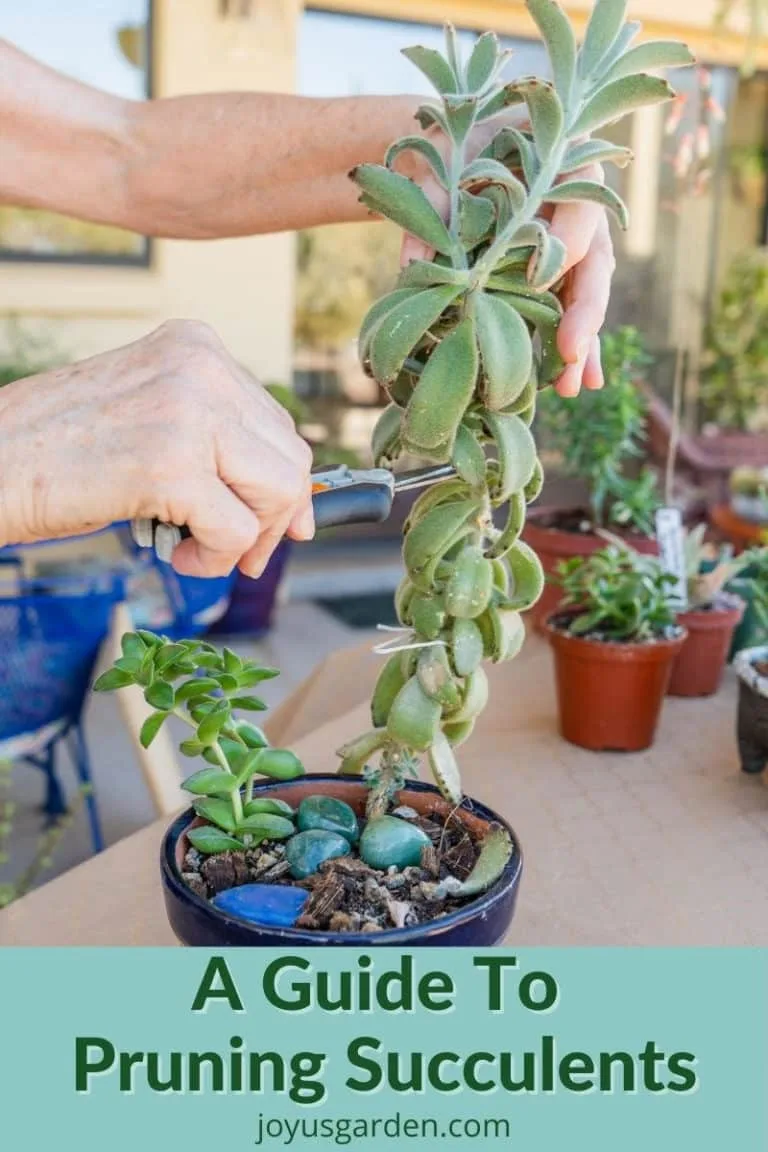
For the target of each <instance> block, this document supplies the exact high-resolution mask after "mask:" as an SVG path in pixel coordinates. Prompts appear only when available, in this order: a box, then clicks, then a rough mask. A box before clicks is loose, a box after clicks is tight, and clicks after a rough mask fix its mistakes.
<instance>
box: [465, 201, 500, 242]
mask: <svg viewBox="0 0 768 1152" xmlns="http://www.w3.org/2000/svg"><path fill="white" fill-rule="evenodd" d="M495 223H496V211H495V209H494V206H493V204H492V203H491V201H490V200H489V199H488V198H487V197H485V196H473V195H472V193H471V192H464V191H462V192H461V193H460V194H459V232H460V233H461V242H462V244H463V245H464V247H465V248H466V250H467V252H471V251H472V249H473V248H476V247H477V245H478V244H480V243H481V242H482V241H483V240H486V239H487V238H488V237H489V236H490V234H491V232H492V231H493V227H494V224H495Z"/></svg>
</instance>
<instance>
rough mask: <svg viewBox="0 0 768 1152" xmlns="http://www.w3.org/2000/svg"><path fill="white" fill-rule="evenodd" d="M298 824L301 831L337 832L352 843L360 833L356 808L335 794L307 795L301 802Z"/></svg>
mask: <svg viewBox="0 0 768 1152" xmlns="http://www.w3.org/2000/svg"><path fill="white" fill-rule="evenodd" d="M297 824H298V829H299V832H311V831H315V830H317V831H320V832H335V833H336V834H337V835H338V836H343V837H344V839H345V840H349V842H350V844H354V843H355V841H356V840H357V838H358V836H359V835H360V829H359V827H358V824H357V816H356V815H355V811H354V809H353V808H350V806H349V804H345V803H344V801H343V800H337V799H336V798H335V797H334V796H307V798H306V799H305V800H302V802H301V804H299V814H298V820H297Z"/></svg>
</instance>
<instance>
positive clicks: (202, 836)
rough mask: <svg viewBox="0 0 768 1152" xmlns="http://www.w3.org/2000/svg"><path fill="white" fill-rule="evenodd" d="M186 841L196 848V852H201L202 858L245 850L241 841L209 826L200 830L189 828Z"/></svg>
mask: <svg viewBox="0 0 768 1152" xmlns="http://www.w3.org/2000/svg"><path fill="white" fill-rule="evenodd" d="M187 840H189V842H190V844H191V845H192V847H193V848H197V850H198V852H202V853H203V855H204V856H216V855H218V853H220V852H242V851H243V849H244V848H245V845H244V844H243V842H242V840H236V839H235V838H234V836H227V835H226V833H225V832H221V831H220V830H219V829H218V828H213V827H212V826H211V825H210V824H206V825H203V826H202V827H200V828H190V829H189V831H188V832H187Z"/></svg>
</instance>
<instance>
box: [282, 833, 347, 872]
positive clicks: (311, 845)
mask: <svg viewBox="0 0 768 1152" xmlns="http://www.w3.org/2000/svg"><path fill="white" fill-rule="evenodd" d="M349 850H350V846H349V841H348V840H347V839H345V837H344V836H339V835H338V833H336V832H323V831H321V830H320V829H319V828H313V829H309V830H308V831H306V832H298V833H297V834H296V835H295V836H292V837H291V839H290V840H289V841H288V842H287V844H286V847H285V858H286V860H287V862H288V863H289V865H290V868H291V875H292V876H293V877H295V879H296V880H303V879H305V877H307V876H311V875H312V874H313V873H315V872H317V870H318V868H319V867H320V865H321V864H323V863H324V862H325V861H326V860H334V859H336V857H337V856H346V855H347V854H348V853H349Z"/></svg>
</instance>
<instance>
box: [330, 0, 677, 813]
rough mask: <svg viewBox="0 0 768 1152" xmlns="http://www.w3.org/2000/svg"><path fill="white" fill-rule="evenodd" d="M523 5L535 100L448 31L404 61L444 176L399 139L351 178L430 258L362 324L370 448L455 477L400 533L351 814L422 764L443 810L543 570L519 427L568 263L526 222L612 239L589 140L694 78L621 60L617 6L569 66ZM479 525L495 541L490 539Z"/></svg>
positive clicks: (548, 349)
mask: <svg viewBox="0 0 768 1152" xmlns="http://www.w3.org/2000/svg"><path fill="white" fill-rule="evenodd" d="M526 3H527V5H528V8H529V10H530V12H531V15H532V16H533V18H534V20H535V21H536V23H537V24H538V27H539V29H540V31H541V33H542V36H543V38H544V39H545V41H546V44H547V48H548V51H549V55H550V59H551V62H552V72H553V77H554V82H553V83H552V84H549V83H547V82H545V81H543V80H539V79H536V78H526V79H523V80H520V81H517V82H515V83H512V84H505V83H504V82H503V81H502V80H501V79H500V78H499V77H500V75H501V72H502V68H503V66H504V63H505V54H504V53H502V52H501V50H500V46H499V44H498V41H497V39H496V37H495V36H493V35H492V34H488V33H487V34H486V35H485V36H482V37H480V38H479V40H478V41H477V42H476V44H475V46H474V48H473V50H472V53H471V55H470V57H469V59H468V61H467V62H466V64H462V62H461V61H460V60H459V59H458V54H457V45H456V38H455V35H454V34H453V31H452V30H451V29H448V32H447V53H446V55H445V56H441V55H440V54H439V53H437V52H435V51H434V50H432V49H427V48H413V49H408V50H407V51H406V53H405V54H406V55H407V56H408V57H409V59H410V60H411V61H412V62H413V63H414V64H415V65H416V66H417V67H418V68H420V69H421V71H422V72H423V73H424V74H425V75H426V76H427V77H428V78H429V80H430V81H431V82H432V84H433V86H434V87H435V88H436V89H437V92H438V95H439V96H440V97H441V102H440V103H438V104H429V105H425V106H424V107H423V108H422V109H420V110H419V113H418V119H419V121H420V123H421V124H422V127H424V128H427V127H430V126H437V127H438V128H439V129H441V130H442V132H443V133H444V135H445V136H446V137H447V144H448V148H447V153H448V156H447V160H446V159H445V158H444V157H443V155H442V154H441V153H440V152H439V151H438V150H437V149H436V148H435V146H434V144H433V143H432V142H431V141H428V140H426V139H424V138H418V137H408V138H407V139H405V140H402V141H398V142H396V143H395V144H394V145H393V146H392V148H391V149H390V151H389V153H388V155H387V158H386V164H385V165H384V166H383V167H382V166H378V165H371V164H365V165H361V166H360V167H359V168H357V169H355V171H354V172H353V173H352V177H353V179H354V180H355V181H356V182H357V184H358V185H359V187H360V188H361V190H362V196H361V200H362V202H363V203H364V204H366V205H367V206H368V207H369V208H370V209H371V210H372V211H373V212H375V213H376V214H378V215H381V216H385V217H388V218H389V219H390V220H393V221H394V222H395V223H397V224H399V225H400V226H401V227H403V228H404V229H405V230H406V231H407V232H409V233H410V234H412V235H415V236H417V237H419V238H420V239H422V240H423V241H424V242H425V244H426V245H427V247H429V248H431V249H433V250H435V251H436V252H437V256H436V258H435V260H433V261H417V262H414V263H413V264H412V265H411V266H410V267H408V268H406V269H405V270H404V271H403V272H402V273H401V276H400V280H399V282H398V286H397V289H396V291H395V292H393V293H390V294H389V295H387V296H385V297H384V298H383V299H382V300H379V301H377V302H376V303H375V304H374V305H373V307H372V308H371V310H370V311H369V313H368V315H367V316H366V318H365V320H364V321H363V325H362V330H361V334H360V356H361V360H362V363H363V366H364V368H365V370H366V371H367V372H368V373H369V374H370V375H371V376H372V377H373V378H374V379H375V380H376V381H377V383H378V384H379V385H380V386H381V387H383V388H384V389H385V390H386V391H387V392H388V393H389V396H390V398H391V401H392V403H391V404H390V405H389V407H388V408H387V409H386V410H385V411H384V413H383V415H382V417H381V419H380V420H379V423H378V425H377V427H376V430H375V432H374V437H373V452H374V457H375V459H376V462H377V464H379V465H387V466H388V465H391V464H393V463H394V462H395V461H396V460H397V459H398V457H399V456H400V455H401V454H402V453H404V452H407V453H409V454H410V455H415V456H418V457H421V458H423V459H425V460H428V461H433V462H435V463H444V462H451V463H452V464H453V467H454V469H455V472H456V476H455V477H454V478H452V479H448V480H445V481H443V482H442V483H441V484H439V485H437V486H436V487H435V488H434V489H431V490H430V491H428V492H426V493H424V494H422V496H421V497H420V498H419V499H418V500H417V501H416V503H415V504H414V506H413V509H412V511H411V513H410V515H409V517H408V521H407V523H406V526H405V539H404V547H403V559H404V565H405V569H406V575H405V577H404V579H403V581H402V583H401V585H400V587H399V589H398V592H397V596H396V607H397V612H398V618H399V620H400V622H401V624H402V625H403V627H404V628H405V629H407V630H409V632H410V636H409V638H408V639H409V643H408V644H407V645H405V647H404V649H403V651H401V652H397V653H394V654H393V655H391V656H390V658H389V660H388V661H387V663H386V665H385V666H384V667H383V669H382V671H381V674H380V676H379V679H378V682H377V685H376V689H375V691H374V695H373V699H372V703H371V712H372V720H373V725H374V727H373V730H372V731H371V732H368V733H366V734H365V735H364V736H361V737H360V738H359V739H358V740H356V741H353V742H352V743H351V744H349V745H347V746H346V747H345V748H344V749H342V750H341V753H340V755H341V757H342V769H341V770H342V771H343V772H358V771H361V770H364V769H365V768H366V766H367V770H368V774H369V779H370V782H371V785H372V790H371V800H370V805H369V815H375V814H378V813H379V812H380V811H381V810H382V805H383V804H384V802H385V801H386V798H387V797H391V795H392V794H393V792H394V791H395V790H396V787H397V784H398V781H399V780H400V779H401V776H402V768H403V765H408V766H409V767H410V766H411V765H413V764H415V763H417V762H418V759H419V757H420V756H422V755H426V756H427V757H428V759H429V763H430V767H431V769H432V772H433V775H434V776H435V779H436V781H437V783H438V784H439V786H440V788H441V790H442V792H443V794H444V795H445V796H446V797H447V798H449V799H450V800H451V801H452V802H454V803H458V802H459V801H460V800H461V797H462V788H461V781H460V777H459V770H458V765H457V762H456V759H455V755H454V748H455V747H456V746H458V745H459V744H461V743H462V742H463V741H464V740H466V739H467V737H468V736H469V735H470V733H471V731H472V728H473V726H474V723H475V720H476V718H477V717H478V715H479V714H480V712H481V711H482V710H483V708H484V706H485V703H486V701H487V696H488V685H487V679H486V675H485V672H484V670H483V668H482V666H481V665H482V663H483V661H487V660H490V661H491V662H493V663H499V662H501V661H503V660H509V659H512V658H513V657H514V656H516V655H517V653H518V652H519V650H520V648H521V646H522V643H523V640H524V636H525V629H524V625H523V622H522V617H521V613H522V612H524V611H525V610H527V609H528V608H530V607H531V606H532V605H533V604H534V603H535V601H536V600H537V599H538V597H539V596H540V594H541V591H542V589H543V583H544V578H543V572H542V569H541V565H540V564H539V561H538V559H537V557H536V556H535V555H534V554H533V552H532V551H531V549H530V548H528V546H527V545H526V544H525V543H523V542H522V541H521V539H520V534H521V532H522V529H523V525H524V522H525V508H526V504H528V503H530V502H531V501H532V500H535V499H536V497H537V496H538V494H539V492H540V490H541V485H542V482H543V475H542V470H541V464H540V462H539V460H538V455H537V451H536V445H535V442H534V439H533V436H532V434H531V431H530V426H531V424H532V423H533V418H534V415H535V410H536V396H537V392H538V390H539V389H540V388H542V387H545V386H546V385H547V384H549V383H551V381H552V380H553V379H554V378H555V377H556V376H557V375H558V374H559V372H560V371H561V370H562V362H561V361H560V357H559V354H558V351H557V328H558V323H559V320H560V316H561V314H562V306H561V304H560V302H559V300H558V297H557V294H556V290H557V287H558V284H559V282H560V281H561V279H562V275H563V270H564V268H565V263H566V258H567V253H566V250H565V248H564V246H563V244H562V243H561V242H560V240H559V239H558V238H557V237H556V236H554V235H552V234H551V233H550V230H549V227H548V225H547V224H546V223H545V222H544V221H543V220H542V219H541V218H540V213H541V210H542V208H543V206H544V205H545V204H557V203H567V202H571V201H580V200H586V201H592V202H597V203H598V204H601V205H603V206H604V207H606V208H609V209H611V210H612V211H613V212H614V213H615V214H616V215H617V216H618V218H619V220H620V222H621V223H622V224H623V225H624V226H626V218H627V211H626V208H625V206H624V205H623V203H622V202H621V200H620V198H619V197H618V196H617V195H616V193H614V192H613V191H611V190H610V189H609V188H606V187H604V186H603V185H602V184H599V183H596V182H594V181H590V180H587V179H584V178H583V177H582V176H581V175H580V171H581V170H583V169H584V168H588V167H589V166H591V165H594V164H600V163H605V162H609V161H613V162H616V163H619V164H626V163H627V162H628V161H629V159H630V158H631V157H630V154H629V153H628V152H627V150H626V149H622V148H618V147H617V146H616V145H614V144H611V143H610V142H608V141H601V140H591V133H592V132H593V131H594V130H595V129H597V128H599V127H601V126H602V125H604V124H607V123H613V122H614V121H616V120H618V119H620V118H621V117H622V116H623V115H624V114H625V113H627V112H631V111H633V110H634V109H636V108H639V107H641V106H643V105H645V104H651V103H658V102H660V101H663V100H667V99H669V98H670V96H672V95H673V92H672V89H671V88H670V87H669V85H668V84H667V83H666V81H664V80H661V79H658V78H657V77H655V76H651V75H647V74H646V73H645V71H644V70H645V69H647V68H651V69H658V68H660V67H665V66H676V65H685V64H689V63H691V62H692V57H691V55H690V53H689V52H688V50H687V49H686V48H685V47H684V46H683V45H680V44H677V43H675V42H659V43H656V44H651V45H640V46H638V47H632V41H633V39H634V36H635V34H636V32H637V30H638V27H637V26H636V25H626V24H625V23H624V16H625V10H626V3H625V0H596V2H595V6H594V11H593V14H592V18H591V20H590V22H589V26H588V29H587V33H586V37H585V41H584V44H583V45H582V47H581V49H580V50H577V46H576V41H575V37H574V34H573V30H572V28H571V26H570V23H569V21H568V19H567V17H566V16H565V14H564V12H563V11H562V9H561V8H560V6H559V5H558V4H557V3H556V0H526ZM521 103H524V104H526V105H527V108H528V113H529V117H530V125H531V127H530V129H527V130H524V131H523V130H520V129H519V128H516V127H510V125H509V117H508V116H507V117H505V116H504V112H505V109H507V108H508V107H509V106H511V105H517V104H521ZM494 116H496V117H499V120H498V123H499V130H498V132H497V133H496V135H495V137H494V138H493V140H492V142H491V144H490V145H489V146H487V147H486V148H485V149H484V151H482V152H481V153H480V155H479V156H476V155H475V152H476V149H474V148H473V145H472V131H473V129H474V128H475V127H476V126H477V125H478V124H479V123H480V122H481V121H487V120H490V119H492V118H493V117H494ZM407 149H413V150H415V151H418V152H420V153H421V154H422V155H423V156H424V157H425V158H426V160H427V162H428V164H429V165H430V166H431V167H432V168H433V170H434V171H435V174H436V177H437V179H438V180H439V181H440V182H441V183H442V184H443V186H444V187H445V188H446V191H447V193H448V200H449V214H448V221H447V223H446V222H444V221H443V219H442V218H441V217H440V215H439V214H438V212H437V211H436V210H435V209H434V207H433V206H432V205H431V204H430V202H429V201H428V199H427V197H426V196H425V195H424V193H423V192H422V191H421V189H420V188H419V187H417V186H416V185H415V184H414V183H412V182H411V181H409V180H407V179H406V178H405V177H403V176H402V175H400V174H398V173H397V172H395V171H394V170H393V168H392V163H393V161H394V158H395V157H396V156H397V155H399V153H400V152H402V151H404V150H407ZM553 286H554V287H553ZM496 513H501V515H502V517H503V527H496V526H495V525H494V515H495V514H496ZM376 756H378V757H379V760H378V764H376V763H375V762H372V758H375V757H376Z"/></svg>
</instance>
